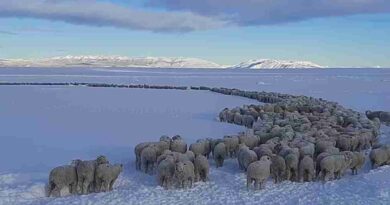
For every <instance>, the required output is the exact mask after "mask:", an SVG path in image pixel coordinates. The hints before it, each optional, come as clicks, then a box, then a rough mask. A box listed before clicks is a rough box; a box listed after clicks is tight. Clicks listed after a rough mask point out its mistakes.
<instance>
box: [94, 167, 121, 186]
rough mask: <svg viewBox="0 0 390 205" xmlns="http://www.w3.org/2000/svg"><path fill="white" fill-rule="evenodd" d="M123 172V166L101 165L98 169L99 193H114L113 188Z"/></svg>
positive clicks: (97, 182)
mask: <svg viewBox="0 0 390 205" xmlns="http://www.w3.org/2000/svg"><path fill="white" fill-rule="evenodd" d="M122 171H123V165H122V164H116V165H110V164H100V165H98V166H97V167H96V173H95V183H96V189H97V191H98V192H102V191H104V192H107V191H112V187H113V185H114V183H115V181H116V179H117V178H118V176H119V174H120V173H121V172H122Z"/></svg>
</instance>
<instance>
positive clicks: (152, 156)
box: [141, 144, 158, 174]
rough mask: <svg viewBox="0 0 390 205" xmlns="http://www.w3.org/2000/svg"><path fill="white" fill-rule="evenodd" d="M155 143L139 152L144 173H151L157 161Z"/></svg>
mask: <svg viewBox="0 0 390 205" xmlns="http://www.w3.org/2000/svg"><path fill="white" fill-rule="evenodd" d="M157 151H158V148H157V145H155V144H152V145H149V146H148V147H146V148H145V149H143V150H142V152H141V164H142V167H141V169H142V171H143V172H144V173H149V174H153V170H154V166H155V164H156V163H157V156H158V155H157Z"/></svg>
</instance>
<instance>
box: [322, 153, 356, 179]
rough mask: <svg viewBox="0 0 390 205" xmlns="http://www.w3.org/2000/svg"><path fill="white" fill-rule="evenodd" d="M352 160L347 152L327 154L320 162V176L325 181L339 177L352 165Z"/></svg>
mask: <svg viewBox="0 0 390 205" xmlns="http://www.w3.org/2000/svg"><path fill="white" fill-rule="evenodd" d="M351 162H352V158H350V156H348V155H345V154H337V155H330V156H327V157H325V158H324V159H322V160H321V162H320V167H321V171H320V173H319V178H322V180H323V181H328V180H329V179H333V178H335V179H339V178H340V177H341V176H342V175H343V173H344V172H345V170H346V169H347V168H348V167H350V164H351Z"/></svg>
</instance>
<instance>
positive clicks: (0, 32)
mask: <svg viewBox="0 0 390 205" xmlns="http://www.w3.org/2000/svg"><path fill="white" fill-rule="evenodd" d="M0 34H5V35H18V33H15V32H12V31H4V30H0Z"/></svg>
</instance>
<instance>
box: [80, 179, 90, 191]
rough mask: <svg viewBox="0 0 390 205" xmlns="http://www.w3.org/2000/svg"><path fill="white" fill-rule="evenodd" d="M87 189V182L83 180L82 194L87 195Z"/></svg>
mask: <svg viewBox="0 0 390 205" xmlns="http://www.w3.org/2000/svg"><path fill="white" fill-rule="evenodd" d="M88 187H89V181H88V180H84V182H83V188H82V194H88Z"/></svg>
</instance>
